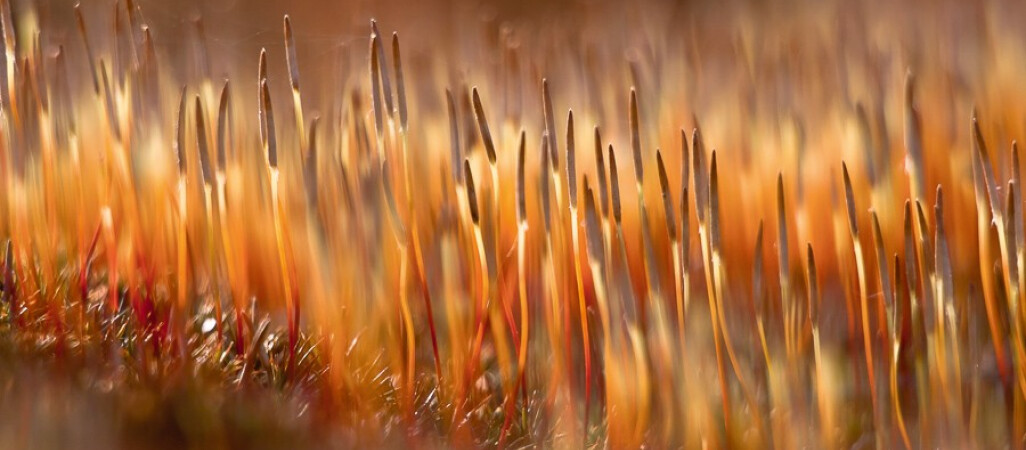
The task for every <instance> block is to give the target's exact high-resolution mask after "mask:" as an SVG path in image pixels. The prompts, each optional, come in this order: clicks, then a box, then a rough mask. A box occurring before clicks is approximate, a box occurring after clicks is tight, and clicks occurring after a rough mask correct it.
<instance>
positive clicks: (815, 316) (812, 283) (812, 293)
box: [805, 242, 820, 327]
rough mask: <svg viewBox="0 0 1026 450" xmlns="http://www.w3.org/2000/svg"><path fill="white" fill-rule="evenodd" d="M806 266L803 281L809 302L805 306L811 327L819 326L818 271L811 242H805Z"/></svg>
mask: <svg viewBox="0 0 1026 450" xmlns="http://www.w3.org/2000/svg"><path fill="white" fill-rule="evenodd" d="M806 260H807V263H806V266H805V282H806V284H808V286H809V303H808V304H807V305H806V307H807V308H808V309H809V321H810V322H812V326H813V327H818V326H819V302H820V294H819V273H818V272H817V270H816V256H815V255H814V254H813V252H812V243H811V242H809V243H807V244H806Z"/></svg>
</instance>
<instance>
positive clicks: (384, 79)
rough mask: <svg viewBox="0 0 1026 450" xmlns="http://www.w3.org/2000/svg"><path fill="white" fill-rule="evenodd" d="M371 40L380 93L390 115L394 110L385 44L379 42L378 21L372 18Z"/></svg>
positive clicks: (390, 115)
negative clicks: (378, 70)
mask: <svg viewBox="0 0 1026 450" xmlns="http://www.w3.org/2000/svg"><path fill="white" fill-rule="evenodd" d="M371 40H373V41H374V54H375V55H376V56H377V58H378V64H379V66H378V69H380V73H379V75H380V76H381V94H382V96H383V97H384V100H385V111H386V112H388V117H392V111H394V109H393V108H394V107H393V105H392V82H391V81H390V79H389V76H388V66H386V65H385V44H382V43H381V32H380V31H378V22H377V21H376V20H373V19H371Z"/></svg>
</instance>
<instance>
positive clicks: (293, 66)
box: [284, 14, 299, 91]
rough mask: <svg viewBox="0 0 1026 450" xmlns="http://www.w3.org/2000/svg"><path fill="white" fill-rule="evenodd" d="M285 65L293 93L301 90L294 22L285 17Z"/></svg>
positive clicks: (287, 16)
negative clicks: (293, 33)
mask: <svg viewBox="0 0 1026 450" xmlns="http://www.w3.org/2000/svg"><path fill="white" fill-rule="evenodd" d="M284 22H285V24H284V27H285V64H286V65H288V68H289V84H290V85H291V86H292V90H293V91H298V90H299V62H298V60H297V59H296V38H295V37H294V36H293V35H292V20H290V19H289V15H288V14H286V15H285V19H284Z"/></svg>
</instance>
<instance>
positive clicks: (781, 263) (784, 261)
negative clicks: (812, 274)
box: [777, 172, 791, 302]
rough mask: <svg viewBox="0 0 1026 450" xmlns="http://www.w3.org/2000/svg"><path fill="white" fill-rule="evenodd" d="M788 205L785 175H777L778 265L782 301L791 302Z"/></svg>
mask: <svg viewBox="0 0 1026 450" xmlns="http://www.w3.org/2000/svg"><path fill="white" fill-rule="evenodd" d="M787 247H788V245H787V205H786V203H784V175H783V174H782V173H779V172H778V173H777V264H778V270H779V276H780V291H781V292H780V295H781V297H782V298H781V300H782V301H784V302H789V301H790V299H789V298H788V297H789V296H790V295H791V279H790V278H791V277H790V272H791V270H790V265H791V262H790V261H791V258H790V257H789V256H788V254H787Z"/></svg>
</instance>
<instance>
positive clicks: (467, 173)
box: [463, 159, 481, 225]
mask: <svg viewBox="0 0 1026 450" xmlns="http://www.w3.org/2000/svg"><path fill="white" fill-rule="evenodd" d="M463 176H464V178H465V180H466V184H467V203H468V204H469V205H470V218H471V220H473V221H474V225H480V224H481V217H480V215H479V214H478V206H477V190H476V189H475V187H474V172H472V171H471V170H470V160H469V159H464V160H463Z"/></svg>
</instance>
